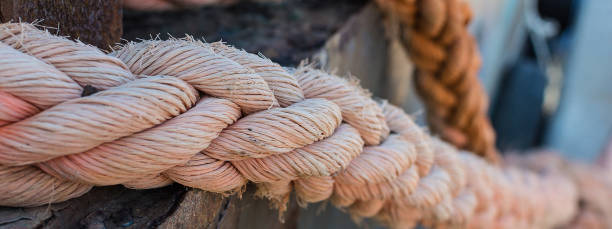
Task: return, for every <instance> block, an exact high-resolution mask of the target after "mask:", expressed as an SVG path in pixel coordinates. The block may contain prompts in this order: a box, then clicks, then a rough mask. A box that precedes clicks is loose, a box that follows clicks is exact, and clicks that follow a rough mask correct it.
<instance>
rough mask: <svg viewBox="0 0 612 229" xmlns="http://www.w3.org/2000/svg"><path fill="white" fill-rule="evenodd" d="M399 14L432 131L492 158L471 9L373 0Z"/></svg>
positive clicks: (428, 1)
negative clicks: (470, 31) (471, 26)
mask: <svg viewBox="0 0 612 229" xmlns="http://www.w3.org/2000/svg"><path fill="white" fill-rule="evenodd" d="M376 2H377V3H378V5H379V7H380V8H381V9H382V10H383V11H384V12H385V13H387V14H388V15H389V16H390V17H391V18H397V19H399V22H400V24H401V26H400V27H401V34H400V36H401V37H402V40H403V41H404V47H405V48H406V50H407V51H408V53H409V54H410V57H411V60H412V61H413V62H414V64H415V66H416V69H417V74H416V76H415V81H416V84H415V85H416V86H417V92H418V94H419V95H420V96H421V98H423V102H424V103H425V107H426V109H427V120H428V122H429V124H430V126H431V127H432V130H433V131H434V132H435V133H438V134H440V135H441V137H442V138H443V139H444V140H446V141H448V142H450V143H452V144H453V145H455V146H457V147H459V148H462V149H465V150H469V151H472V152H474V153H477V154H478V155H481V156H483V157H485V158H487V159H488V160H489V161H492V162H497V161H498V160H499V158H498V157H499V156H498V153H497V151H496V149H495V132H494V131H493V128H492V127H491V124H490V121H489V120H488V118H487V116H486V115H487V114H486V113H487V107H488V101H487V95H486V93H485V91H484V89H483V88H482V86H481V84H480V83H479V82H478V79H477V77H478V74H477V73H478V69H479V68H480V54H479V52H478V47H476V41H475V40H474V38H473V37H472V36H471V35H470V34H469V33H468V32H467V24H468V23H469V21H470V19H471V11H470V8H469V6H468V5H467V3H466V2H464V1H460V0H377V1H376Z"/></svg>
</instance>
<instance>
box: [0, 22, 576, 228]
mask: <svg viewBox="0 0 612 229" xmlns="http://www.w3.org/2000/svg"><path fill="white" fill-rule="evenodd" d="M91 87H93V88H95V89H97V90H98V92H96V93H93V94H91V95H84V94H83V92H84V88H91ZM89 90H91V89H89ZM86 94H89V93H86ZM247 181H252V182H255V183H257V185H258V191H257V194H259V195H261V196H264V197H267V198H269V199H270V200H271V201H272V203H274V204H276V207H278V208H279V209H280V210H283V209H284V208H285V205H286V202H287V201H288V199H289V194H290V192H291V191H292V190H295V193H296V196H297V198H298V201H299V203H301V204H307V203H312V202H318V201H323V200H328V199H330V200H331V202H332V203H333V204H334V205H336V206H338V207H341V208H344V209H347V210H348V211H349V212H350V213H351V214H352V215H353V216H354V217H355V218H362V217H376V218H377V219H379V220H381V221H382V222H384V223H386V224H387V225H389V226H391V227H395V228H405V227H410V226H414V225H415V224H416V223H419V222H420V223H422V224H424V225H429V226H462V227H474V228H548V227H553V226H556V225H559V224H563V223H565V221H566V220H568V219H570V218H571V216H572V214H573V213H574V211H575V207H576V206H575V205H576V195H577V193H576V192H577V191H576V187H575V186H574V183H573V182H572V181H571V180H570V179H569V178H566V177H565V176H561V175H559V174H556V173H546V172H543V173H534V172H530V171H526V170H519V169H516V168H512V167H508V168H500V167H497V166H493V165H491V164H489V163H488V162H486V161H484V160H482V159H480V158H478V157H476V156H474V155H472V154H470V153H466V152H459V151H458V150H457V149H455V148H454V147H453V146H450V145H448V144H446V143H444V142H442V141H441V140H438V139H436V138H432V137H430V136H429V135H428V134H427V133H426V132H424V131H423V130H422V129H421V128H419V127H418V126H417V125H416V124H415V123H414V122H413V121H412V119H411V117H409V116H408V115H406V114H405V113H404V111H402V110H401V109H399V108H397V107H394V106H392V105H390V104H387V103H385V102H376V101H374V100H372V99H371V97H370V95H369V94H368V93H367V92H366V91H365V90H364V89H361V88H360V87H359V86H358V84H357V83H356V82H354V81H351V80H347V79H344V78H340V77H337V76H334V75H331V74H328V73H326V72H323V71H320V70H316V69H313V68H310V67H308V66H300V67H299V68H297V69H285V68H283V67H281V66H279V65H278V64H276V63H273V62H272V61H270V60H268V59H265V58H262V57H260V56H257V55H254V54H249V53H247V52H244V51H241V50H238V49H235V48H233V47H229V46H226V45H225V44H223V43H212V44H209V43H204V42H200V41H196V40H193V39H192V38H189V37H187V38H185V39H173V40H167V41H161V40H150V41H142V42H138V43H129V44H126V45H124V46H122V47H119V48H117V50H116V51H114V52H112V53H110V54H105V53H103V52H101V51H100V50H98V49H97V48H94V47H91V46H88V45H85V44H82V43H78V42H73V41H70V40H68V39H66V38H63V37H58V36H54V35H51V34H49V33H48V32H47V31H43V30H39V29H38V28H36V27H35V26H33V25H30V24H22V23H7V24H2V25H0V205H3V206H38V205H44V204H48V203H55V202H61V201H65V200H67V199H70V198H75V197H78V196H80V195H83V194H84V193H86V192H88V191H89V190H90V189H91V188H92V186H102V185H115V184H123V185H124V186H126V187H129V188H136V189H145V188H156V187H161V186H165V185H168V184H170V183H172V182H177V183H180V184H183V185H185V186H189V187H194V188H199V189H202V190H206V191H211V192H218V193H226V194H230V193H235V192H240V190H241V189H242V188H243V187H244V185H245V184H246V182H247Z"/></svg>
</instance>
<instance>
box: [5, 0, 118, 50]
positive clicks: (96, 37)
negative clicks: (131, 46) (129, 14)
mask: <svg viewBox="0 0 612 229" xmlns="http://www.w3.org/2000/svg"><path fill="white" fill-rule="evenodd" d="M121 3H122V1H121V0H64V1H57V0H0V21H1V22H9V21H13V22H19V21H21V22H37V23H38V24H40V25H43V26H47V27H52V28H59V31H58V33H59V34H60V35H63V36H69V37H71V38H75V39H79V40H81V41H82V42H84V43H87V44H91V45H95V46H97V47H99V48H101V49H108V48H109V47H111V46H112V45H114V44H115V43H117V42H119V40H120V39H121V35H122V33H123V25H122V15H123V11H122V6H121ZM51 32H55V31H51Z"/></svg>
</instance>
